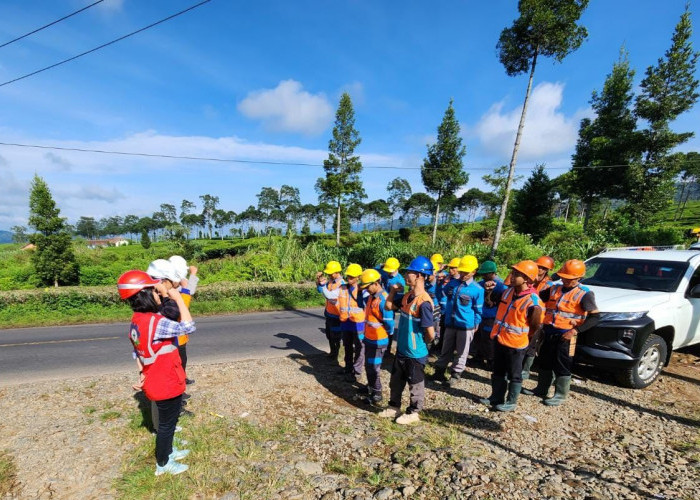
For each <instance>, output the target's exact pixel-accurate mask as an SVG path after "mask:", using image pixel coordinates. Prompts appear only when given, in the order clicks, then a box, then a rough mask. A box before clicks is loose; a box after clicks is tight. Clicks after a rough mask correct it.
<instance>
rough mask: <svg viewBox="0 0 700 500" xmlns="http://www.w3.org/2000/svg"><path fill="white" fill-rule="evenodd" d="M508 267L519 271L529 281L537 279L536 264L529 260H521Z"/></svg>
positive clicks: (537, 270)
mask: <svg viewBox="0 0 700 500" xmlns="http://www.w3.org/2000/svg"><path fill="white" fill-rule="evenodd" d="M510 268H511V269H514V270H516V271H520V272H521V273H523V274H524V275H525V276H527V277H528V278H529V279H530V281H535V280H536V279H537V273H538V272H539V269H538V267H537V264H536V263H535V262H533V261H531V260H521V261H520V262H518V263H517V264H515V265H513V266H510Z"/></svg>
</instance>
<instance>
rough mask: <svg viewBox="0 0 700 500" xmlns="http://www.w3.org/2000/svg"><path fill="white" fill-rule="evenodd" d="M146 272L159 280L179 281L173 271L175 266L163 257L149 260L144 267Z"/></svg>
mask: <svg viewBox="0 0 700 500" xmlns="http://www.w3.org/2000/svg"><path fill="white" fill-rule="evenodd" d="M146 273H147V274H148V275H149V276H150V277H151V278H155V279H159V280H170V281H175V282H177V281H180V280H179V279H178V275H177V273H176V272H175V266H173V264H172V262H170V261H169V260H165V259H157V260H154V261H153V262H151V263H150V264H149V265H148V269H146Z"/></svg>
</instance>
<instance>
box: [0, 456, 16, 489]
mask: <svg viewBox="0 0 700 500" xmlns="http://www.w3.org/2000/svg"><path fill="white" fill-rule="evenodd" d="M19 489H20V484H19V482H18V481H17V466H16V465H15V461H14V459H13V458H12V455H10V454H9V453H7V452H6V451H2V450H0V498H5V497H9V498H16V497H17V495H18V493H19Z"/></svg>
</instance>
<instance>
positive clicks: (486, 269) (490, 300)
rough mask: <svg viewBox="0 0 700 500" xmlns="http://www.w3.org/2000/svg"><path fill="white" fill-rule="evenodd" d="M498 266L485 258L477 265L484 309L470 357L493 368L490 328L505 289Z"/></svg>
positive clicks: (492, 344) (487, 367)
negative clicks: (499, 299)
mask: <svg viewBox="0 0 700 500" xmlns="http://www.w3.org/2000/svg"><path fill="white" fill-rule="evenodd" d="M497 271H498V268H497V267H496V263H495V262H494V261H492V260H485V261H484V262H482V263H481V266H479V269H478V270H477V271H476V274H478V275H481V281H479V286H481V287H482V288H483V289H484V309H483V314H482V316H481V324H480V325H479V329H478V330H477V332H476V335H474V341H473V345H472V357H473V359H474V361H475V362H477V363H478V362H482V361H483V362H485V365H486V369H487V370H489V371H490V370H491V369H492V368H493V350H494V347H495V346H494V343H493V341H492V340H491V329H492V328H493V323H494V321H495V320H496V312H497V311H498V298H499V297H500V296H501V294H502V293H503V292H504V291H505V289H506V285H505V284H504V283H503V280H502V279H501V278H500V277H498V275H497V274H496V273H497Z"/></svg>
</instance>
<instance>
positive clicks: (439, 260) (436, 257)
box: [430, 253, 445, 264]
mask: <svg viewBox="0 0 700 500" xmlns="http://www.w3.org/2000/svg"><path fill="white" fill-rule="evenodd" d="M430 262H432V263H433V264H434V263H436V262H437V263H438V264H442V263H443V262H445V259H443V258H442V255H441V254H439V253H434V254H433V255H432V256H431V257H430Z"/></svg>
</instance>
